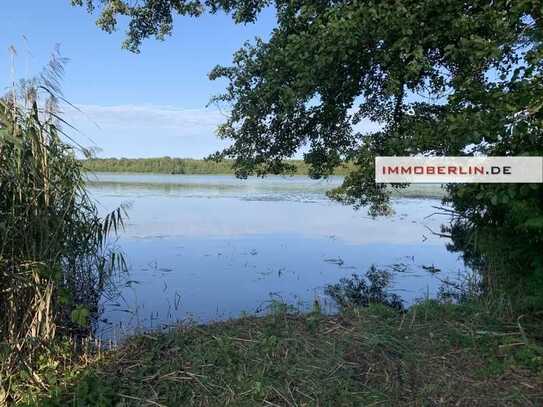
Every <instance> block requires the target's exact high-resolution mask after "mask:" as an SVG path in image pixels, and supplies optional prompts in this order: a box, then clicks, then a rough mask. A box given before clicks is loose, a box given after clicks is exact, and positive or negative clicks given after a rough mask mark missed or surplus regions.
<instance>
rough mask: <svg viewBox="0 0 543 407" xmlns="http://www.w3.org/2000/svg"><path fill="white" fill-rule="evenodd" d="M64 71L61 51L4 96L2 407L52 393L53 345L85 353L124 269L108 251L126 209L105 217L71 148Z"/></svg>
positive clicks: (0, 125) (0, 128)
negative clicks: (34, 392) (32, 392)
mask: <svg viewBox="0 0 543 407" xmlns="http://www.w3.org/2000/svg"><path fill="white" fill-rule="evenodd" d="M64 63H65V60H64V59H63V58H61V57H60V55H59V54H58V52H57V53H55V54H54V55H53V56H52V58H51V61H50V62H49V65H48V66H47V67H46V69H45V70H44V71H43V73H42V74H41V75H40V76H39V77H37V78H35V79H32V80H27V81H21V82H20V84H18V85H13V88H12V89H11V91H10V92H9V93H8V94H7V95H6V96H4V97H3V98H0V361H1V363H0V405H2V404H3V403H5V402H10V401H11V402H16V401H17V400H18V397H19V396H20V395H21V393H25V392H28V390H29V389H31V388H33V387H37V388H42V389H43V388H47V385H48V383H47V382H48V380H47V377H44V376H41V373H40V371H39V369H40V366H41V367H43V366H44V364H45V365H48V366H49V365H51V366H56V365H55V362H54V361H52V360H51V358H54V357H55V354H52V352H50V351H51V349H52V348H53V345H52V344H53V342H54V341H56V340H58V339H59V338H65V339H69V340H70V341H71V343H72V349H73V348H74V347H75V348H77V344H78V343H81V338H83V337H85V336H86V335H87V334H88V333H89V332H90V329H91V326H92V320H91V319H92V316H93V315H94V314H96V313H97V311H98V304H99V299H100V297H101V296H102V295H103V294H104V292H105V291H106V290H107V289H108V287H109V281H110V278H111V276H112V274H113V273H114V271H115V270H119V269H122V268H124V260H123V257H122V255H120V254H118V253H115V252H114V251H113V250H111V248H110V247H109V246H108V244H107V236H108V234H109V233H110V232H112V231H116V230H117V229H118V228H120V227H122V224H123V216H122V215H123V214H122V208H119V209H118V210H116V211H115V212H113V213H111V214H109V215H108V216H106V217H105V218H101V217H100V216H99V215H98V212H97V208H96V206H95V205H94V203H93V201H92V200H91V199H90V197H89V196H88V195H87V193H86V190H85V182H84V176H83V173H82V169H81V165H80V163H79V161H78V160H77V159H76V149H77V148H78V147H77V145H75V143H73V142H71V143H70V144H68V143H69V141H64V140H68V139H69V137H68V135H67V134H66V133H64V132H63V130H62V127H63V126H67V125H68V124H67V123H66V122H65V121H64V120H63V119H62V117H61V115H60V108H59V105H60V103H61V102H62V101H63V100H64V99H63V97H62V93H61V91H60V80H61V78H62V73H63V65H64ZM55 346H56V345H55ZM46 355H48V356H46ZM50 357H51V358H50ZM57 364H58V363H57Z"/></svg>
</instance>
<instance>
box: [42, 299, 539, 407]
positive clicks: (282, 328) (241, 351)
mask: <svg viewBox="0 0 543 407" xmlns="http://www.w3.org/2000/svg"><path fill="white" fill-rule="evenodd" d="M496 309H497V307H495V306H492V307H490V306H485V305H481V304H466V305H450V304H449V305H447V304H437V303H435V302H426V303H423V304H420V305H417V306H415V307H412V308H411V309H410V310H409V311H408V312H407V313H399V312H397V311H394V310H392V309H391V308H387V307H384V306H381V305H372V306H370V307H368V308H359V309H355V310H351V311H348V312H345V313H344V314H342V315H341V316H334V317H331V316H324V315H322V314H320V313H319V312H313V313H311V314H309V315H305V316H302V315H299V314H290V313H288V312H287V309H286V307H284V306H282V305H276V306H275V309H274V310H273V312H271V314H270V315H269V316H266V317H264V318H254V317H246V318H241V319H237V320H232V321H228V322H223V323H217V324H212V325H208V326H192V327H180V328H177V329H175V330H172V331H170V332H167V333H149V334H146V335H140V336H135V337H132V338H130V339H128V340H127V341H126V343H125V344H123V345H122V346H120V347H119V348H118V349H115V350H112V351H109V352H106V353H104V354H102V355H100V357H97V358H95V360H94V361H92V362H89V363H88V364H87V366H86V367H85V368H83V369H80V370H79V372H78V373H77V374H76V375H74V376H73V377H72V378H71V379H70V380H69V381H68V382H63V383H62V385H60V386H58V387H57V391H56V393H55V395H54V397H53V398H52V399H49V400H48V401H46V400H44V399H42V400H40V401H39V402H38V404H40V405H52V406H60V405H74V406H84V405H85V406H86V405H103V406H109V405H114V404H115V403H121V404H119V405H123V406H127V405H130V406H132V405H133V406H141V405H145V406H185V405H187V406H188V405H195V406H220V405H232V406H362V405H387V406H388V405H391V406H392V405H421V406H422V405H466V406H474V405H480V406H499V405H519V406H521V405H522V406H530V405H534V406H535V405H541V403H543V348H542V347H541V343H540V341H541V340H542V339H543V336H542V332H541V329H542V324H541V320H539V321H538V320H528V319H527V318H519V319H517V318H509V317H504V316H500V318H498V317H497V315H496ZM537 329H539V331H537Z"/></svg>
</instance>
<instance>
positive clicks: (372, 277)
mask: <svg viewBox="0 0 543 407" xmlns="http://www.w3.org/2000/svg"><path fill="white" fill-rule="evenodd" d="M390 279H391V275H390V273H389V272H388V271H386V270H380V269H378V268H377V267H375V266H374V265H372V266H371V267H370V268H369V270H368V271H367V272H366V274H365V276H359V275H357V274H353V275H352V276H351V277H350V278H342V279H341V280H340V281H339V283H337V284H330V285H328V286H327V287H326V289H325V293H326V294H327V295H329V296H330V297H332V299H333V300H334V301H335V302H336V303H337V304H338V305H339V306H340V307H341V308H353V307H367V306H369V305H370V304H383V305H386V306H389V307H391V308H394V309H398V310H402V309H403V302H402V300H401V298H400V297H399V296H398V295H396V294H392V293H389V292H388V291H387V290H386V289H387V287H388V286H389V285H390Z"/></svg>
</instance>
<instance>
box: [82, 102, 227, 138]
mask: <svg viewBox="0 0 543 407" xmlns="http://www.w3.org/2000/svg"><path fill="white" fill-rule="evenodd" d="M77 107H78V108H79V109H80V110H81V113H79V112H75V113H72V114H73V115H75V116H79V117H85V118H87V120H89V121H91V122H94V123H95V124H96V125H98V126H99V127H104V128H116V129H118V128H122V129H126V128H155V129H157V128H168V129H179V130H186V131H188V132H189V133H192V132H194V131H199V130H203V129H205V130H212V131H213V130H214V129H215V128H216V127H217V125H218V124H220V123H222V122H224V121H225V120H226V114H225V113H222V112H220V111H218V110H212V109H180V108H177V107H174V106H156V105H118V106H99V105H78V106H77ZM180 135H182V134H180Z"/></svg>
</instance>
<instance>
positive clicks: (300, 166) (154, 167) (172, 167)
mask: <svg viewBox="0 0 543 407" xmlns="http://www.w3.org/2000/svg"><path fill="white" fill-rule="evenodd" d="M82 162H83V167H84V168H85V169H87V170H88V171H94V172H149V173H157V174H187V175H192V174H234V171H233V170H232V161H231V160H223V161H221V162H215V161H208V160H197V159H192V158H171V157H158V158H92V159H87V160H82ZM288 163H289V164H291V165H293V166H294V168H295V170H294V174H295V175H307V174H308V166H307V164H305V162H304V161H303V160H288ZM347 173H348V167H347V166H345V167H338V168H337V169H336V171H335V175H346V174H347Z"/></svg>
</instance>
